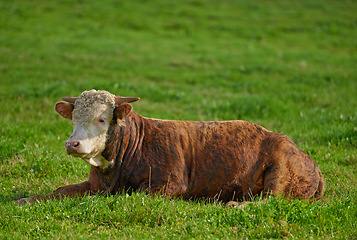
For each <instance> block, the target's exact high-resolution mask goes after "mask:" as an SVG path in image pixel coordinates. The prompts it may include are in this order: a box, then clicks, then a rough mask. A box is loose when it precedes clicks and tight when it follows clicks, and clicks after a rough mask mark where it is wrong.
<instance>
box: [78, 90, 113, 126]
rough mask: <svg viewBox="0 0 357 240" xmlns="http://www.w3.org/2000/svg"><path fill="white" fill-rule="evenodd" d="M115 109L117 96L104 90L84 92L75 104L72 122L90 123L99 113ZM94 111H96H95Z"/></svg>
mask: <svg viewBox="0 0 357 240" xmlns="http://www.w3.org/2000/svg"><path fill="white" fill-rule="evenodd" d="M114 108H115V95H113V94H111V93H109V92H107V91H102V90H98V91H97V90H95V89H92V90H90V91H84V92H83V93H82V94H81V95H80V96H79V98H78V99H77V100H76V101H75V103H74V110H73V119H72V122H73V123H76V122H78V120H79V119H80V120H81V122H83V121H90V120H91V119H90V118H93V117H95V116H96V115H97V114H98V113H99V114H100V112H103V111H105V110H106V109H112V110H114ZM93 110H94V111H93Z"/></svg>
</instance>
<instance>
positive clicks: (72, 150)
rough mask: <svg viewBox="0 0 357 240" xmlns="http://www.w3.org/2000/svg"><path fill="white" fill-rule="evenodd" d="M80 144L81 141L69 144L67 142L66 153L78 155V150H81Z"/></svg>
mask: <svg viewBox="0 0 357 240" xmlns="http://www.w3.org/2000/svg"><path fill="white" fill-rule="evenodd" d="M79 145H80V142H79V141H74V142H69V141H67V142H66V143H65V147H66V151H67V153H68V154H71V153H76V152H77V150H78V148H79Z"/></svg>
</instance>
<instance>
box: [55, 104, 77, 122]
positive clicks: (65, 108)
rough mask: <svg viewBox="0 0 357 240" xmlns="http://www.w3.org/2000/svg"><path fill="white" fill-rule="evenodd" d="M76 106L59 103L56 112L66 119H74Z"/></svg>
mask: <svg viewBox="0 0 357 240" xmlns="http://www.w3.org/2000/svg"><path fill="white" fill-rule="evenodd" d="M73 108H74V105H73V104H72V103H69V102H58V103H56V106H55V110H56V112H58V113H59V115H61V116H62V117H64V118H67V119H72V111H73Z"/></svg>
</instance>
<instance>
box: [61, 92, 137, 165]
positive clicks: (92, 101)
mask: <svg viewBox="0 0 357 240" xmlns="http://www.w3.org/2000/svg"><path fill="white" fill-rule="evenodd" d="M63 100H65V102H58V103H56V106H55V109H56V111H57V112H58V113H59V114H60V115H61V116H62V117H64V118H67V119H71V120H72V125H73V133H72V135H71V136H70V137H69V139H68V140H67V141H66V144H65V146H66V152H67V154H70V155H72V156H75V157H81V158H82V159H84V160H85V161H86V162H88V163H89V164H91V165H93V166H96V167H103V168H105V167H107V166H108V165H109V164H110V163H111V162H110V161H107V160H106V159H104V158H103V157H102V155H101V153H102V152H103V150H104V149H105V141H106V135H107V131H108V128H109V125H110V123H111V121H112V120H113V116H116V117H117V118H118V119H117V123H118V124H120V123H121V119H123V118H124V117H125V116H126V115H128V114H129V113H130V111H131V109H132V107H131V105H130V104H129V103H130V102H135V101H137V100H139V98H130V97H116V96H115V95H113V94H111V93H109V92H107V91H96V90H91V91H84V92H83V93H82V94H81V95H80V96H79V97H64V98H63ZM114 113H115V114H114Z"/></svg>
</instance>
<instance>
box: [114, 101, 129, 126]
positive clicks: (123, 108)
mask: <svg viewBox="0 0 357 240" xmlns="http://www.w3.org/2000/svg"><path fill="white" fill-rule="evenodd" d="M132 109H133V107H132V106H131V105H130V104H129V103H122V104H119V105H117V106H116V107H115V109H114V113H115V116H116V118H117V121H118V122H120V120H122V119H123V118H124V117H125V116H127V115H128V114H129V113H130V112H131V110H132Z"/></svg>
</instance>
